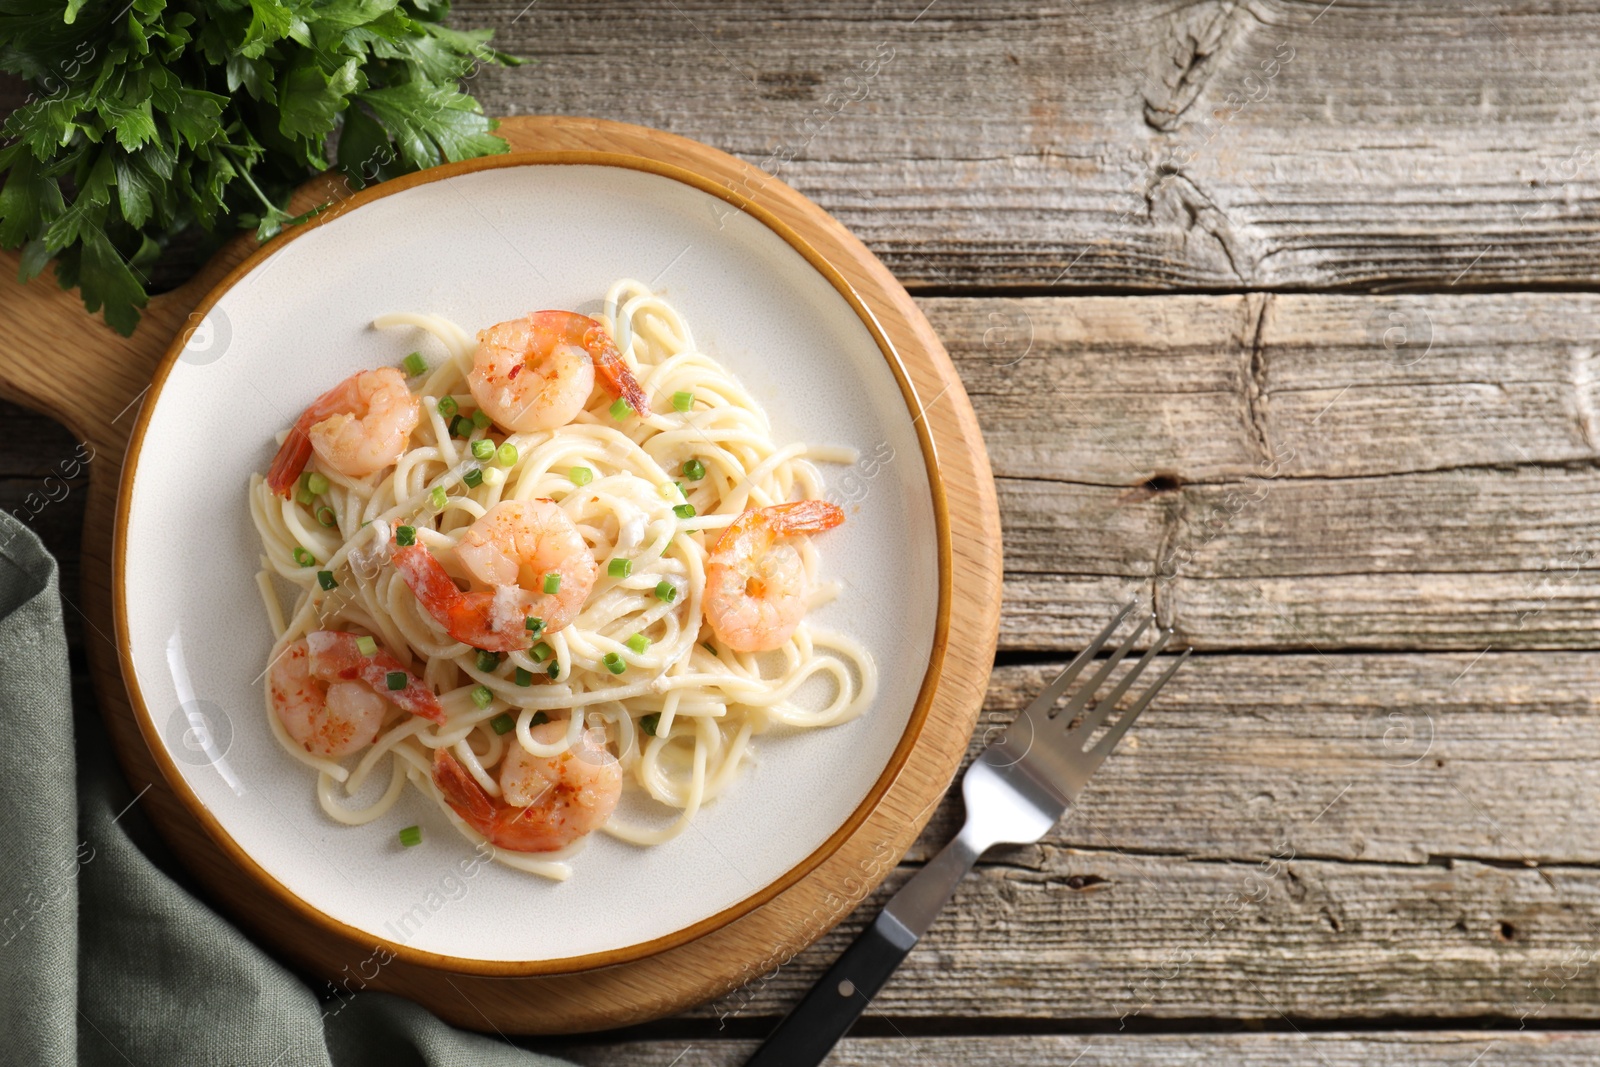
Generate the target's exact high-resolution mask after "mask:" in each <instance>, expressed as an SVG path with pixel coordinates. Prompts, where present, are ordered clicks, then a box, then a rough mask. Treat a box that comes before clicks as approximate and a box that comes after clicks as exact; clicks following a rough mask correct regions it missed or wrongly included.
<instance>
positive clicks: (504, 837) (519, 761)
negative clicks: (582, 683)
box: [433, 721, 622, 852]
mask: <svg viewBox="0 0 1600 1067" xmlns="http://www.w3.org/2000/svg"><path fill="white" fill-rule="evenodd" d="M566 732H567V724H566V722H565V721H556V722H547V723H543V724H541V725H539V726H535V727H534V728H533V730H532V733H533V739H534V740H535V741H537V742H539V743H540V744H542V745H553V744H555V743H556V742H558V741H560V740H561V738H562V737H563V736H565V734H566ZM603 738H604V734H603V733H602V732H601V731H599V730H586V731H584V734H583V736H582V739H581V740H580V741H579V743H578V745H576V746H574V747H573V748H569V749H567V750H566V751H565V752H562V753H561V754H560V755H558V756H551V757H545V756H532V755H529V754H528V751H527V749H525V748H523V747H522V745H521V744H518V743H515V742H513V743H512V744H511V745H509V746H507V748H506V754H505V757H504V758H503V759H501V761H500V773H499V782H500V796H499V798H498V799H497V798H493V797H490V796H489V794H487V793H485V792H484V791H483V788H482V787H481V786H480V785H478V782H477V780H476V779H474V778H473V777H472V775H471V774H470V773H468V771H467V769H466V768H465V767H463V766H461V762H460V761H459V760H457V759H456V758H455V756H453V755H451V754H450V751H449V749H445V748H440V749H435V750H434V753H433V782H434V784H435V785H437V786H438V787H439V791H440V792H441V793H443V794H444V798H445V801H446V802H447V803H448V804H449V805H450V807H451V809H452V810H454V811H455V813H456V814H457V815H459V816H461V818H462V819H463V820H465V821H466V823H467V825H468V826H470V827H472V828H473V829H474V830H476V831H478V833H480V834H482V835H483V836H484V837H485V838H486V839H488V841H489V843H490V844H492V845H495V846H496V847H498V848H504V849H510V850H511V851H512V852H554V851H555V850H556V849H560V848H565V847H566V846H568V845H570V844H572V843H573V842H574V841H576V840H577V839H578V838H580V837H582V836H584V835H585V834H587V833H590V832H591V831H593V830H596V829H598V828H599V827H601V826H603V825H605V821H606V820H607V819H609V818H611V812H612V811H613V810H615V809H616V806H617V800H618V798H620V797H621V796H622V765H621V764H620V763H618V762H617V758H616V757H615V756H613V755H612V754H611V752H610V751H609V750H608V749H607V748H606V747H605V742H604V740H603Z"/></svg>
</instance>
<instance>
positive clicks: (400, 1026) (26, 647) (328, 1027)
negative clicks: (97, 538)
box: [0, 512, 563, 1067]
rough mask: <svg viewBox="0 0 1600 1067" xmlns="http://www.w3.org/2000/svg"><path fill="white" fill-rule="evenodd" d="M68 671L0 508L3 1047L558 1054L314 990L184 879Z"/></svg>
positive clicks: (51, 1061) (97, 1057) (357, 1065)
mask: <svg viewBox="0 0 1600 1067" xmlns="http://www.w3.org/2000/svg"><path fill="white" fill-rule="evenodd" d="M69 679H70V675H69V672H68V669H67V641H66V635H65V633H64V632H63V630H62V619H61V599H60V595H59V593H58V591H57V574H56V565H55V561H54V560H53V559H51V558H50V554H49V553H48V552H46V551H45V549H44V546H43V545H42V544H40V543H39V539H38V538H37V537H35V536H34V534H33V532H32V531H31V530H29V529H27V528H26V527H25V526H23V525H22V524H21V523H20V522H19V521H17V520H16V519H15V518H13V517H12V516H11V515H9V514H6V513H4V512H0V727H3V736H4V737H5V738H6V744H4V745H0V827H3V829H0V834H3V835H4V836H3V837H0V863H3V864H4V869H3V870H0V1061H3V1062H4V1063H6V1064H17V1065H28V1067H32V1065H41V1067H56V1065H61V1067H68V1065H72V1064H108V1065H117V1067H128V1065H130V1064H131V1065H136V1067H146V1065H163V1067H164V1065H167V1064H185V1065H187V1064H228V1065H233V1064H251V1065H261V1067H291V1065H299V1064H319V1065H330V1067H335V1065H336V1067H365V1065H374V1067H376V1065H382V1067H407V1065H411V1064H438V1065H455V1064H461V1065H466V1064H472V1065H475V1067H477V1065H484V1067H511V1065H518V1067H539V1065H544V1067H551V1065H558V1064H560V1063H562V1062H563V1061H560V1060H555V1059H551V1058H549V1057H546V1056H540V1055H535V1054H534V1053H531V1052H527V1051H525V1050H523V1049H520V1048H517V1047H515V1046H513V1045H511V1044H509V1043H507V1042H503V1041H497V1040H493V1039H491V1038H487V1037H483V1036H481V1035H478V1034H472V1033H466V1032H464V1031H461V1030H456V1029H454V1028H452V1027H450V1026H447V1025H445V1024H444V1023H442V1022H440V1021H439V1020H438V1019H437V1018H435V1017H434V1016H433V1015H431V1014H430V1013H428V1012H427V1011H425V1010H424V1009H422V1008H420V1007H418V1006H417V1005H415V1004H412V1003H411V1002H409V1001H406V1000H403V999H401V998H399V997H395V996H390V995H388V994H385V993H379V992H375V991H362V992H359V993H356V994H355V995H354V996H353V997H350V998H349V999H347V1000H343V1001H340V1000H334V999H331V998H330V999H329V1000H328V1001H327V1002H326V1003H324V1002H323V1001H321V1000H319V998H318V995H317V993H316V991H315V990H314V989H313V988H312V987H311V986H308V985H307V984H306V983H305V982H303V981H301V980H300V979H299V978H297V977H296V976H295V975H294V974H292V973H291V972H290V971H288V970H287V969H285V968H284V967H283V966H282V965H281V964H279V963H278V962H277V961H275V960H274V959H273V958H272V957H271V956H268V955H267V954H266V953H265V952H263V951H261V949H259V948H258V947H256V945H255V944H254V943H252V942H251V941H250V940H249V939H248V938H247V937H245V936H244V935H243V934H242V933H240V932H239V931H238V930H237V929H235V928H234V927H233V926H232V925H231V924H229V923H228V921H227V920H225V919H223V918H222V917H221V916H219V915H217V913H216V912H214V911H212V910H211V909H210V908H209V907H207V906H206V905H205V904H203V903H202V902H201V901H199V900H198V899H196V898H195V896H194V895H193V894H192V893H190V892H189V891H188V890H187V889H186V888H184V885H183V884H180V882H184V881H186V878H185V876H184V875H183V874H182V872H181V871H180V870H179V869H178V868H176V867H175V866H174V865H173V864H172V861H171V858H170V856H168V855H167V854H166V853H165V850H164V849H163V848H162V846H161V845H160V843H159V841H158V840H157V839H156V838H155V837H154V836H153V835H152V834H151V831H150V829H149V826H148V824H147V823H146V822H145V820H144V815H143V812H142V811H141V810H140V805H139V803H138V799H137V798H136V797H134V796H133V795H132V794H131V793H130V791H129V789H128V786H127V783H126V782H125V781H124V780H123V778H122V775H121V774H120V773H119V772H118V770H117V766H116V763H115V761H114V759H113V757H112V754H111V747H110V742H109V741H108V740H107V739H106V736H105V731H104V729H103V728H102V726H101V724H100V720H99V716H98V715H96V714H95V712H94V711H93V709H92V708H87V707H86V708H84V709H83V710H82V711H81V712H80V713H79V716H78V719H77V721H76V724H74V720H73V712H72V693H71V689H70V680H69ZM85 695H87V694H85ZM80 703H84V704H87V701H86V700H85V701H81V702H80Z"/></svg>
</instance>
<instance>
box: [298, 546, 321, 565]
mask: <svg viewBox="0 0 1600 1067" xmlns="http://www.w3.org/2000/svg"><path fill="white" fill-rule="evenodd" d="M294 561H295V562H296V563H298V564H300V566H302V567H309V566H311V565H312V564H313V563H315V562H317V557H316V556H313V555H312V554H311V553H310V552H307V551H306V550H305V549H303V548H301V547H300V546H299V545H295V546H294Z"/></svg>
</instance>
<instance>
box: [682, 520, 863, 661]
mask: <svg viewBox="0 0 1600 1067" xmlns="http://www.w3.org/2000/svg"><path fill="white" fill-rule="evenodd" d="M843 521H844V512H843V511H842V510H840V509H839V507H838V505H836V504H829V503H827V502H826V501H823V500H799V501H795V502H794V503H792V504H774V505H773V506H771V507H766V508H752V509H751V510H749V511H747V512H745V513H744V514H743V515H740V516H739V517H738V518H737V519H734V520H733V523H732V524H731V525H730V526H729V527H728V528H727V529H726V530H724V531H723V532H722V536H721V537H720V538H718V539H717V544H716V547H715V548H713V549H712V550H711V556H710V559H709V560H708V562H707V563H706V591H705V613H706V621H707V622H709V623H710V624H711V629H712V630H713V631H715V632H716V635H717V637H718V638H719V639H720V640H721V641H722V643H723V644H725V645H727V646H728V647H729V648H731V649H733V650H734V651H735V652H767V651H770V650H772V649H774V648H778V647H780V646H781V645H782V644H783V643H784V642H785V641H787V640H789V636H790V635H791V634H793V633H794V630H795V627H796V626H799V625H800V620H801V619H802V618H804V617H805V613H806V592H807V589H806V571H805V565H804V563H803V562H802V561H801V558H800V552H799V550H798V549H796V548H795V546H794V545H792V544H789V543H787V542H785V541H783V540H782V538H785V537H792V536H796V535H800V534H808V533H818V532H820V531H822V530H831V529H833V528H834V527H835V526H837V525H839V524H840V523H841V522H843Z"/></svg>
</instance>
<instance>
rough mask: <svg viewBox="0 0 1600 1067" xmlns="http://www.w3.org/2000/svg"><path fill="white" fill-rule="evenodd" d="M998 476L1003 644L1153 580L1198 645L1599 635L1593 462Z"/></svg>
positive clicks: (1165, 610)
mask: <svg viewBox="0 0 1600 1067" xmlns="http://www.w3.org/2000/svg"><path fill="white" fill-rule="evenodd" d="M999 487H1000V499H1001V506H1002V515H1003V519H1004V527H1005V537H1006V546H1005V547H1006V561H1007V579H1008V580H1007V592H1008V594H1011V595H1010V597H1009V599H1008V602H1007V606H1006V611H1005V613H1004V615H1003V618H1002V628H1001V642H1002V647H1004V648H1012V649H1038V650H1049V649H1052V648H1059V647H1061V644H1062V641H1063V639H1064V637H1068V635H1072V636H1075V637H1076V639H1077V640H1079V641H1081V640H1082V638H1083V637H1084V636H1085V635H1087V634H1089V633H1092V632H1094V630H1095V629H1096V628H1097V625H1098V623H1097V622H1096V619H1097V618H1100V617H1103V616H1104V614H1105V610H1106V607H1107V605H1109V604H1111V603H1114V602H1116V600H1117V599H1119V598H1120V599H1123V600H1125V599H1127V598H1128V596H1129V595H1141V596H1144V597H1145V598H1146V599H1148V598H1149V596H1150V595H1151V592H1152V589H1153V590H1154V592H1155V596H1156V602H1157V605H1158V607H1159V612H1160V615H1161V619H1162V621H1163V623H1165V624H1166V625H1169V626H1172V627H1174V628H1175V629H1176V630H1177V631H1178V634H1179V636H1180V637H1181V638H1182V639H1183V640H1185V641H1188V642H1190V643H1192V644H1194V645H1195V646H1196V647H1197V648H1202V649H1261V648H1267V649H1289V648H1297V649H1304V650H1320V651H1323V652H1328V651H1334V650H1338V649H1346V648H1387V649H1416V648H1440V649H1468V650H1472V651H1474V652H1477V651H1482V650H1484V649H1485V648H1489V647H1491V646H1492V647H1495V648H1501V649H1505V648H1593V647H1596V645H1597V644H1600V568H1597V567H1596V566H1595V565H1594V564H1595V561H1596V559H1600V472H1597V471H1596V470H1595V469H1594V468H1590V467H1582V468H1575V469H1563V468H1551V469H1546V468H1541V467H1531V468H1518V469H1511V470H1499V469H1474V470H1458V471H1444V472H1436V473H1427V474H1414V475H1395V476H1391V477H1375V478H1352V479H1275V480H1262V481H1258V482H1253V483H1236V484H1233V485H1189V486H1184V487H1183V488H1180V489H1177V490H1172V491H1168V492H1160V493H1150V492H1145V491H1140V490H1136V489H1133V490H1130V489H1116V488H1110V487H1100V486H1083V485H1077V484H1074V483H1070V482H1051V481H1040V480H1032V479H1025V480H1024V479H1015V480H1014V479H1001V480H1000V483H999ZM1069 643H1070V640H1069Z"/></svg>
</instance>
